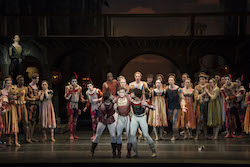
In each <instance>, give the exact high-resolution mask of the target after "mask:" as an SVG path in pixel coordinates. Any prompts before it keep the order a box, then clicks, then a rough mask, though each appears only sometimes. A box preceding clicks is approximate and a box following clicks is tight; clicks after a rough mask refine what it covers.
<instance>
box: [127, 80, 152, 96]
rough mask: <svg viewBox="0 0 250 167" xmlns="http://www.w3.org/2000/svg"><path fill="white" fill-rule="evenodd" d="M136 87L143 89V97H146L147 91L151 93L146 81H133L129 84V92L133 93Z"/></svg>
mask: <svg viewBox="0 0 250 167" xmlns="http://www.w3.org/2000/svg"><path fill="white" fill-rule="evenodd" d="M135 88H137V89H140V90H141V92H142V94H143V98H145V94H146V93H149V92H150V90H149V88H148V84H147V83H146V82H144V81H140V83H139V84H137V83H136V81H134V82H131V83H130V84H129V93H131V92H132V91H133V90H134V89H135Z"/></svg>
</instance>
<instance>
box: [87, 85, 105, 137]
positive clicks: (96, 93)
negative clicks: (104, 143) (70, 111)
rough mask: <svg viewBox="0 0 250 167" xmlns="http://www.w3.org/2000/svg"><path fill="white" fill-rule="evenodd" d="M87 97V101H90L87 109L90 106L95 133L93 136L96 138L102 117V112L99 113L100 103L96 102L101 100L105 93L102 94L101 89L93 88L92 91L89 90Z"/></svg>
mask: <svg viewBox="0 0 250 167" xmlns="http://www.w3.org/2000/svg"><path fill="white" fill-rule="evenodd" d="M86 95H87V100H88V102H87V104H86V107H89V106H90V115H91V119H92V130H93V133H94V135H93V137H94V136H95V134H96V128H97V123H98V117H99V115H100V111H99V106H100V101H94V100H96V99H99V98H101V97H102V96H103V93H102V92H101V90H100V89H97V88H93V90H92V91H90V90H87V92H86Z"/></svg>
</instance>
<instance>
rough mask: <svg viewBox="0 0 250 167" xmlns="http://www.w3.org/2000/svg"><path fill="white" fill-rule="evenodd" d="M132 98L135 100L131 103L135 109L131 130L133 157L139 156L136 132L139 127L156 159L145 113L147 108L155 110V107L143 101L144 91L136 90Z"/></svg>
mask: <svg viewBox="0 0 250 167" xmlns="http://www.w3.org/2000/svg"><path fill="white" fill-rule="evenodd" d="M131 96H132V98H133V100H132V101H131V102H132V108H133V115H132V117H131V126H130V128H131V141H132V145H133V149H134V152H135V154H134V155H133V157H137V156H138V149H137V140H136V132H137V129H138V126H139V125H140V127H141V129H142V133H143V135H144V137H145V138H146V139H147V141H148V144H149V146H150V148H151V150H152V157H156V151H155V146H154V142H153V140H152V138H151V137H150V136H149V134H148V124H147V118H146V113H145V109H146V107H148V108H151V109H155V107H154V106H152V105H149V104H148V103H147V102H146V101H145V100H141V97H142V91H141V90H140V89H137V88H135V89H134V90H133V92H132V93H131Z"/></svg>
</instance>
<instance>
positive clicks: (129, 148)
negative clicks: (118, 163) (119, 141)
mask: <svg viewBox="0 0 250 167" xmlns="http://www.w3.org/2000/svg"><path fill="white" fill-rule="evenodd" d="M131 150H132V143H128V144H127V151H128V152H127V155H126V157H127V158H131Z"/></svg>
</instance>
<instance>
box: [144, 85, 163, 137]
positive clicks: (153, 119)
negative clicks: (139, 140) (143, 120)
mask: <svg viewBox="0 0 250 167" xmlns="http://www.w3.org/2000/svg"><path fill="white" fill-rule="evenodd" d="M155 85H156V88H155V89H153V91H152V104H153V105H154V106H155V110H150V112H149V118H148V124H149V125H150V126H153V127H154V133H155V137H156V138H155V140H159V138H158V134H157V130H156V128H159V131H160V139H161V140H162V139H163V137H162V134H163V129H164V127H167V126H168V122H167V113H166V101H165V94H166V90H164V89H162V83H161V81H160V80H156V82H155Z"/></svg>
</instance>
